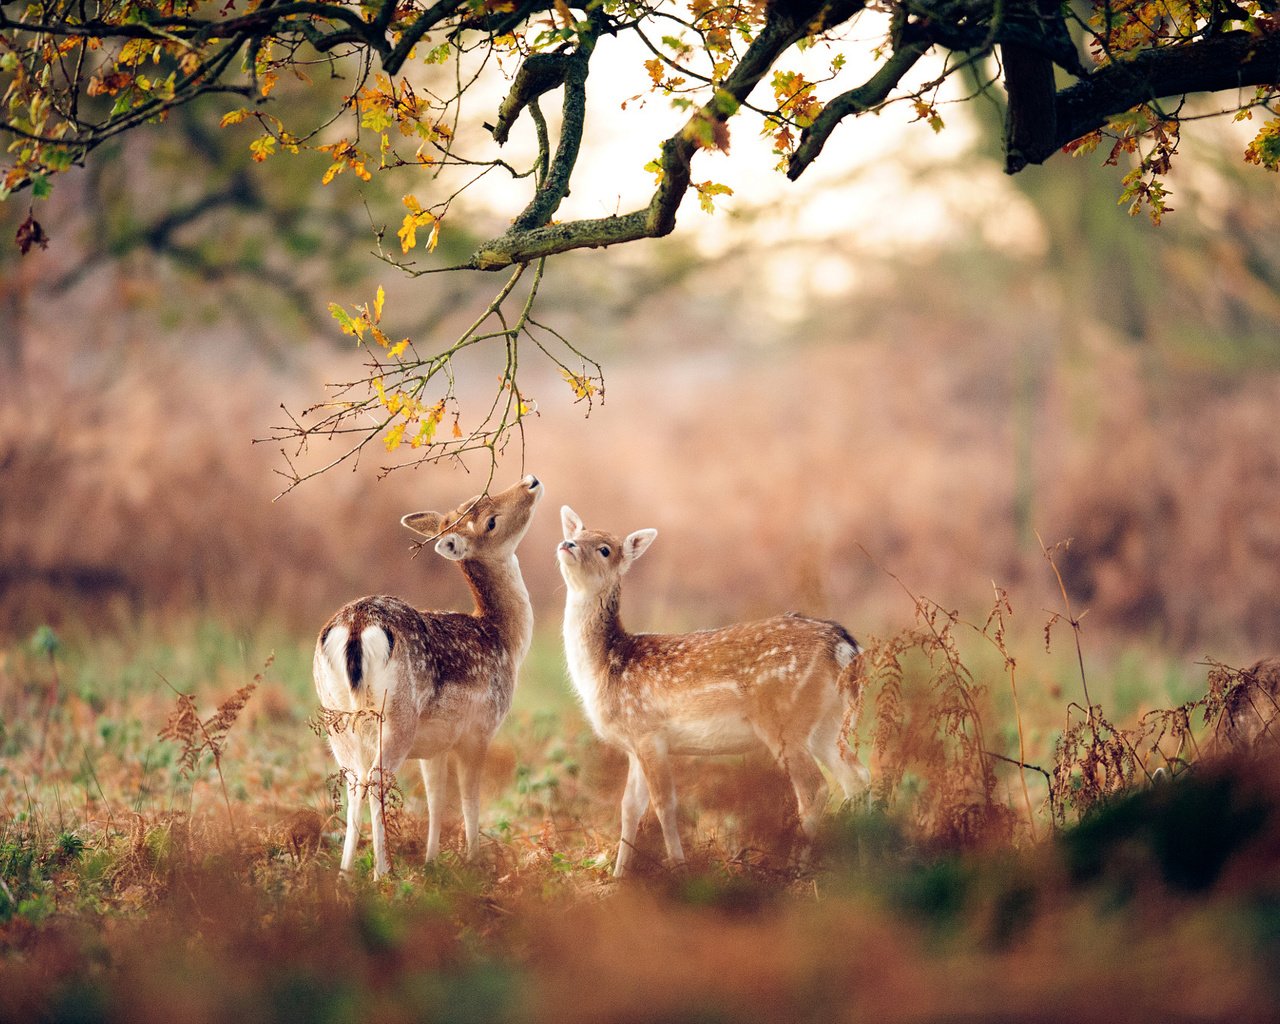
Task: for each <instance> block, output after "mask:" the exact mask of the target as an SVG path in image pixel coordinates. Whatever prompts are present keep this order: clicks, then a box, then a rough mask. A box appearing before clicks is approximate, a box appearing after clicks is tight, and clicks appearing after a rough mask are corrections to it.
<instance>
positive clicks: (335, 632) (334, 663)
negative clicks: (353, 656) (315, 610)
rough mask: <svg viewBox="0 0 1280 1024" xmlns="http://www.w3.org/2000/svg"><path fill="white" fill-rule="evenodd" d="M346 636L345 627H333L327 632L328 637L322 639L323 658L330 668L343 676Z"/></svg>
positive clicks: (344, 673) (345, 657) (345, 658)
mask: <svg viewBox="0 0 1280 1024" xmlns="http://www.w3.org/2000/svg"><path fill="white" fill-rule="evenodd" d="M347 636H348V632H347V627H346V626H334V627H333V629H331V630H329V635H328V636H327V637H325V638H324V656H325V658H327V659H328V661H329V664H330V666H331V667H332V668H333V669H334V670H335V671H339V672H340V673H341V674H342V675H343V676H345V675H346V664H347Z"/></svg>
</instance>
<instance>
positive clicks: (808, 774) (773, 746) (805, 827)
mask: <svg viewBox="0 0 1280 1024" xmlns="http://www.w3.org/2000/svg"><path fill="white" fill-rule="evenodd" d="M757 731H758V733H759V735H760V738H761V739H762V740H763V741H764V743H765V746H767V747H768V748H769V753H771V754H772V755H773V758H774V760H775V761H777V762H778V764H780V765H781V766H782V770H783V771H785V772H786V773H787V777H788V778H789V779H790V780H791V788H792V789H793V790H795V794H796V811H797V813H798V814H799V816H800V829H801V831H802V832H803V833H804V836H805V838H806V839H809V840H812V839H813V837H814V836H815V835H817V833H818V821H819V820H820V819H821V817H822V812H823V810H824V809H825V807H826V805H827V795H828V793H829V790H828V788H827V780H826V779H825V778H823V776H822V770H821V769H820V768H819V767H818V762H817V761H815V760H814V757H813V755H812V754H811V753H809V749H808V746H807V745H806V743H805V742H804V740H805V737H790V736H786V735H782V734H781V733H780V732H773V731H767V732H766V731H763V730H759V729H758V730H757Z"/></svg>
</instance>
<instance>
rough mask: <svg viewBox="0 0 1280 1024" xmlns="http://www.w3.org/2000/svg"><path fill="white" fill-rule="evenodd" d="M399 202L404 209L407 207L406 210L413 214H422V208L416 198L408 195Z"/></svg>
mask: <svg viewBox="0 0 1280 1024" xmlns="http://www.w3.org/2000/svg"><path fill="white" fill-rule="evenodd" d="M400 201H401V202H402V203H404V205H405V206H406V207H408V209H409V210H411V211H412V212H413V213H421V212H422V206H421V204H419V202H418V197H417V196H415V195H412V194H410V195H407V196H405V197H404V198H403V199H402V200H400Z"/></svg>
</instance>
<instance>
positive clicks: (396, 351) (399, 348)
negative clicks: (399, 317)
mask: <svg viewBox="0 0 1280 1024" xmlns="http://www.w3.org/2000/svg"><path fill="white" fill-rule="evenodd" d="M408 347H409V339H408V338H405V339H404V340H403V341H397V342H396V343H395V344H394V345H392V346H391V348H389V349H388V350H387V355H389V356H391V358H393V359H394V358H395V357H396V356H398V355H400V353H401V352H403V351H404V350H405V349H406V348H408Z"/></svg>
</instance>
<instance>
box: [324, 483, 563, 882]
mask: <svg viewBox="0 0 1280 1024" xmlns="http://www.w3.org/2000/svg"><path fill="white" fill-rule="evenodd" d="M541 495H542V487H541V485H540V484H539V483H538V481H537V480H536V478H534V477H526V478H525V479H524V480H522V481H521V482H520V483H518V484H516V485H515V486H514V487H511V488H509V489H508V490H506V491H503V492H501V493H500V494H496V495H491V496H484V497H479V498H473V499H471V500H470V501H468V502H464V503H463V504H462V505H461V506H459V507H458V508H457V509H455V510H454V511H453V512H449V513H445V514H441V513H438V512H417V513H413V514H412V515H408V516H405V517H404V519H403V520H402V522H403V523H404V524H405V525H406V526H408V527H409V528H410V529H413V530H416V531H417V532H419V533H421V534H423V535H424V536H426V537H427V538H428V540H430V541H434V542H435V548H436V551H437V552H439V553H440V554H442V555H444V556H445V557H446V558H450V559H452V560H454V561H457V562H458V563H459V567H460V569H461V570H462V573H463V576H464V577H465V578H466V580H467V584H468V586H469V587H470V589H471V594H472V597H473V599H474V602H475V610H474V611H473V612H472V613H471V614H464V613H461V612H438V611H418V610H417V609H415V608H413V607H412V606H411V605H409V604H408V603H406V602H405V601H402V600H400V599H399V598H396V597H388V596H385V595H383V596H375V597H365V598H361V599H360V600H358V601H353V602H351V603H350V604H348V605H345V606H344V607H343V608H341V609H339V610H338V611H337V612H336V613H335V614H334V616H333V617H332V618H331V619H330V620H329V622H328V623H327V624H326V625H325V627H324V629H322V630H321V632H320V637H319V639H318V641H317V643H316V652H315V658H314V673H315V681H316V690H317V692H318V694H319V695H320V700H321V703H322V704H324V705H325V707H326V708H328V709H330V710H331V711H337V712H339V713H343V712H345V713H349V714H357V715H365V716H366V717H365V718H364V719H363V720H362V722H361V723H360V724H359V725H358V726H356V727H352V728H350V729H343V730H340V731H335V732H332V733H331V734H330V737H329V739H330V745H331V746H332V748H333V752H334V756H335V758H336V759H337V761H338V764H339V767H340V769H341V770H342V772H343V774H344V775H345V776H346V780H347V800H348V805H347V834H346V841H345V844H344V847H343V856H342V868H343V870H344V871H346V870H349V869H350V867H351V864H352V861H353V859H354V857H355V850H356V844H357V842H358V838H359V831H360V806H361V803H362V798H363V797H366V796H367V797H368V800H369V805H370V813H371V815H372V817H373V844H374V858H375V870H376V872H377V873H378V874H382V873H384V872H385V871H386V870H387V869H388V867H389V860H388V858H387V854H386V838H385V827H384V822H383V816H384V809H383V806H382V805H383V800H384V798H385V793H386V787H387V786H388V785H390V783H391V779H393V778H394V773H395V772H397V771H399V770H400V767H401V765H402V764H403V763H404V762H405V761H406V760H408V759H416V760H419V761H421V770H422V776H423V781H424V783H425V785H426V787H427V805H428V816H429V819H428V832H427V859H428V860H430V859H432V858H433V857H434V856H435V855H436V853H437V852H438V849H439V834H440V819H441V816H442V813H443V801H444V785H445V781H446V776H447V770H448V768H447V764H448V761H447V759H452V761H453V763H454V764H455V766H456V768H457V772H458V778H459V784H460V787H461V789H462V804H463V818H464V823H465V828H466V838H467V855H468V857H473V856H474V855H475V853H476V851H477V843H478V829H479V825H478V813H479V782H480V777H481V773H482V769H483V765H484V759H485V755H486V753H487V751H488V747H489V743H490V741H491V740H492V738H493V735H494V733H496V732H497V730H498V727H499V726H500V725H501V724H502V721H503V719H504V718H505V717H506V715H507V712H508V710H510V707H511V698H512V694H513V692H514V689H515V683H516V675H517V673H518V671H519V667H520V663H521V662H522V661H523V659H524V656H525V653H526V652H527V651H528V647H529V642H530V638H531V635H532V629H533V612H532V609H531V608H530V606H529V595H528V592H527V591H526V590H525V587H524V581H523V579H522V578H521V574H520V567H519V563H518V562H517V561H516V557H515V548H516V546H517V545H518V544H519V542H520V540H521V539H522V538H523V537H524V534H525V531H526V530H527V529H528V526H529V521H530V518H531V517H532V515H533V510H534V508H535V507H536V505H537V503H538V500H539V499H540V497H541ZM335 631H340V632H338V633H335ZM339 644H340V645H341V646H340V649H339Z"/></svg>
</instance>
